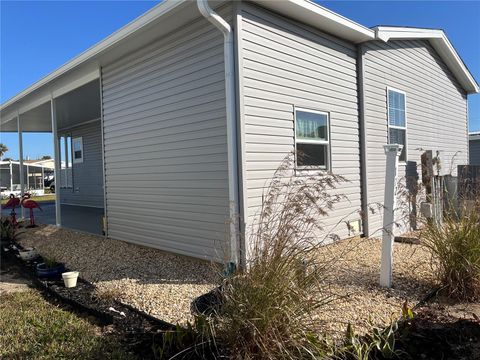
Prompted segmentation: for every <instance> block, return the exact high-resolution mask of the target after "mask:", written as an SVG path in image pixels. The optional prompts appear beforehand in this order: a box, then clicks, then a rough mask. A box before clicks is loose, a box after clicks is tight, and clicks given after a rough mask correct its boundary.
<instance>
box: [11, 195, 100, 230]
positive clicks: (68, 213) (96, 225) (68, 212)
mask: <svg viewBox="0 0 480 360" xmlns="http://www.w3.org/2000/svg"><path fill="white" fill-rule="evenodd" d="M39 205H40V207H41V209H42V210H41V211H40V210H38V209H34V210H33V211H34V216H35V222H36V223H38V224H55V221H56V219H55V202H54V201H46V202H41V203H39ZM10 211H11V210H10V209H3V208H2V216H9V215H10ZM61 211H62V226H64V227H66V228H69V229H73V230H79V231H84V232H89V233H92V234H102V217H103V209H99V208H91V207H85V206H75V205H62V206H61ZM16 212H17V217H20V216H21V215H20V214H21V209H16ZM25 218H26V219H27V220H28V219H29V211H28V209H25Z"/></svg>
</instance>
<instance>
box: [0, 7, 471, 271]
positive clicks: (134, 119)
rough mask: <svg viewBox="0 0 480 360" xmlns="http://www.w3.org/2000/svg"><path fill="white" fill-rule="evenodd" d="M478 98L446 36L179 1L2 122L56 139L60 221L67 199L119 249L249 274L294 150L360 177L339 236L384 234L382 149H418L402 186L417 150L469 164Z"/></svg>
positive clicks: (306, 11)
mask: <svg viewBox="0 0 480 360" xmlns="http://www.w3.org/2000/svg"><path fill="white" fill-rule="evenodd" d="M212 8H213V9H212ZM478 91H479V87H478V85H477V83H476V82H475V80H474V78H473V77H472V75H471V74H470V72H469V71H468V69H467V67H466V66H465V64H464V63H463V62H462V60H461V58H460V56H459V55H458V53H457V52H456V51H455V49H454V47H453V46H452V44H451V43H450V42H449V40H448V38H447V37H446V35H445V33H444V32H443V31H442V30H431V29H418V28H402V27H387V26H380V27H376V28H373V29H369V28H366V27H364V26H362V25H359V24H357V23H355V22H353V21H351V20H349V19H346V18H344V17H343V16H341V15H338V14H336V13H333V12H331V11H329V10H328V9H325V8H323V7H321V6H319V5H317V4H315V3H312V2H310V1H304V0H282V1H266V0H254V1H248V2H247V1H236V2H228V1H215V2H213V1H211V2H210V3H209V2H208V0H198V1H196V2H194V1H186V0H176V1H173V0H172V1H169V0H167V1H164V2H162V3H160V4H159V5H157V6H155V7H154V8H153V9H152V10H150V11H149V12H147V13H145V14H144V15H142V16H141V17H139V18H138V19H136V20H134V21H133V22H131V23H130V24H128V25H126V26H125V27H124V28H122V29H120V30H119V31H117V32H115V33H113V34H112V35H110V36H109V37H107V38H106V39H105V40H103V41H101V42H100V43H98V44H97V45H95V46H93V47H92V48H90V49H88V50H87V51H85V52H83V53H82V54H80V55H79V56H77V57H76V58H74V59H73V60H71V61H70V62H68V63H67V64H65V65H64V66H62V67H61V68H59V69H58V70H56V71H54V72H53V73H51V74H49V75H48V76H46V77H45V78H43V79H42V80H40V81H39V82H37V83H35V84H34V85H32V86H31V87H29V88H28V89H26V90H25V91H23V92H21V93H19V94H18V95H16V96H15V97H13V98H12V99H10V100H9V101H7V102H6V103H4V104H3V105H2V107H1V124H2V131H18V132H19V134H21V133H22V132H34V131H37V132H38V131H44V132H53V135H54V136H53V137H54V139H55V140H54V144H55V160H56V161H55V164H56V177H57V180H56V183H57V184H60V183H61V184H62V185H61V188H59V189H58V190H59V191H57V202H56V216H57V225H59V226H61V225H62V214H65V211H66V210H64V204H66V203H68V204H70V205H73V206H76V207H80V208H83V207H84V208H85V212H90V211H91V209H97V210H98V213H99V214H101V215H102V216H104V218H105V231H106V233H107V236H109V237H112V238H116V239H120V240H124V241H128V242H132V243H137V244H141V245H145V246H151V247H156V248H160V249H163V250H166V251H171V252H175V253H179V254H184V255H188V256H194V257H199V258H204V259H213V260H217V261H232V262H239V261H244V260H245V259H244V256H245V255H244V252H242V249H244V248H245V247H246V244H245V241H246V240H245V236H237V234H239V233H240V234H242V235H245V233H248V229H249V228H250V227H251V225H252V222H253V220H254V218H255V215H256V213H257V212H258V209H259V207H260V205H261V201H262V193H263V192H264V189H265V187H266V185H267V184H268V180H269V179H271V177H272V175H273V173H274V171H275V170H276V168H277V167H278V165H279V164H280V163H281V161H282V160H283V159H284V158H285V156H287V155H288V154H289V153H290V152H292V151H293V150H295V149H297V150H302V151H303V152H304V153H305V154H307V155H308V157H307V159H308V160H307V161H305V160H298V161H297V162H296V167H297V169H298V170H301V169H302V167H304V166H305V165H310V166H313V167H315V168H318V169H320V170H326V171H331V172H334V173H336V174H339V175H342V176H344V177H346V178H347V179H348V180H349V182H348V183H345V184H343V185H342V186H341V188H340V189H338V191H340V192H342V193H343V194H345V195H347V196H348V197H349V201H348V202H345V203H342V204H339V206H337V207H336V208H335V210H334V211H333V212H332V213H331V214H330V216H329V218H328V219H327V226H328V225H333V224H335V223H337V222H339V221H340V220H342V219H346V220H347V221H349V222H350V223H351V224H352V226H355V227H358V228H360V229H361V232H362V233H363V234H364V235H372V234H374V233H375V229H376V228H378V227H379V226H381V217H380V216H379V215H378V214H369V212H368V204H370V203H374V202H382V201H383V196H382V194H383V187H384V183H383V182H384V178H385V174H384V167H385V154H384V149H383V145H385V144H387V143H399V144H401V145H404V150H403V152H402V154H401V156H400V174H401V175H402V174H406V173H407V171H410V172H412V171H413V172H415V169H416V166H417V165H418V164H419V162H420V154H421V151H420V150H419V149H431V150H434V151H437V150H438V151H439V152H440V154H441V156H442V158H443V159H444V163H443V168H444V169H447V168H449V167H450V166H451V165H452V164H453V161H455V162H456V163H459V164H464V163H466V162H467V159H468V141H467V116H468V115H467V95H468V94H475V93H478ZM439 119H441V121H439ZM20 139H21V136H20ZM454 155H455V156H454ZM452 159H453V160H452ZM62 163H63V164H64V166H63V167H65V169H61V167H62V166H61V164H62ZM62 170H64V171H63V172H62ZM352 209H363V210H364V211H363V216H361V215H359V214H360V213H359V212H355V211H354V212H352ZM237 216H239V218H240V221H239V222H236V221H229V220H230V219H234V218H236V217H237ZM361 217H362V218H361ZM339 235H340V236H342V237H346V236H348V235H349V233H348V229H347V228H345V230H340V231H339Z"/></svg>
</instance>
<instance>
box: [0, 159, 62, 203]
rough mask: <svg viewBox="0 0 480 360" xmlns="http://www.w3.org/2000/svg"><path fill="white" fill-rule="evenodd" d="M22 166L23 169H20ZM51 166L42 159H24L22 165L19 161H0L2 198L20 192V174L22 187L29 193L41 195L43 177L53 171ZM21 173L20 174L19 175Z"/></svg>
mask: <svg viewBox="0 0 480 360" xmlns="http://www.w3.org/2000/svg"><path fill="white" fill-rule="evenodd" d="M22 168H23V170H21V169H22ZM53 170H54V168H53V166H49V165H48V163H44V162H43V161H38V162H37V161H33V162H31V161H28V160H26V161H25V162H24V163H23V164H22V166H20V162H19V161H13V160H3V161H0V188H1V191H2V198H4V197H8V196H10V194H15V195H19V194H20V193H21V188H22V187H21V183H22V181H21V179H20V178H21V176H23V189H24V190H25V191H26V192H27V191H28V192H29V193H31V194H35V195H43V194H44V190H45V177H46V176H48V174H50V173H53ZM21 174H22V175H21Z"/></svg>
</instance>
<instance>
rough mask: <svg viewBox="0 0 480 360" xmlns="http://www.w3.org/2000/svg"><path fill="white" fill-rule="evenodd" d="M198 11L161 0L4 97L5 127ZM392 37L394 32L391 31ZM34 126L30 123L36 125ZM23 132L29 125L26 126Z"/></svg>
mask: <svg viewBox="0 0 480 360" xmlns="http://www.w3.org/2000/svg"><path fill="white" fill-rule="evenodd" d="M210 2H211V3H212V5H213V6H218V5H220V4H222V3H224V2H225V0H211V1H210ZM252 2H254V3H257V4H259V5H261V6H263V7H265V8H268V9H270V10H273V11H276V12H278V13H280V14H282V15H285V16H288V17H290V18H293V19H294V20H297V21H300V22H302V23H305V24H308V25H311V26H313V27H316V28H318V29H320V30H322V31H325V32H327V33H330V34H332V35H335V36H337V37H339V38H342V39H345V40H348V41H350V42H353V43H361V42H365V41H370V40H375V39H382V36H381V35H382V34H383V35H385V32H382V30H381V29H376V31H374V30H372V29H368V28H367V27H364V26H362V25H360V24H358V23H356V22H354V21H352V20H349V19H347V18H345V17H343V16H341V15H339V14H337V13H334V12H332V11H330V10H328V9H326V8H324V7H322V6H320V5H318V4H316V3H314V2H312V1H308V0H282V1H270V0H252ZM198 15H199V12H198V9H197V7H196V3H195V1H189V0H165V1H163V2H162V3H160V4H158V5H157V6H155V7H153V8H152V9H151V10H149V11H148V12H146V13H145V14H143V15H141V16H140V17H138V18H137V19H135V20H134V21H132V22H130V23H129V24H127V25H126V26H124V27H123V28H121V29H120V30H118V31H116V32H114V33H113V34H111V35H110V36H108V37H107V38H105V39H104V40H102V41H100V42H99V43H97V44H96V45H94V46H92V47H91V48H89V49H87V50H86V51H84V52H83V53H81V54H80V55H78V56H77V57H75V58H73V59H72V60H70V61H69V62H67V63H66V64H65V65H63V66H61V67H60V68H58V69H57V70H55V71H53V72H52V73H50V74H49V75H47V76H46V77H44V78H43V79H41V80H39V81H38V82H36V83H35V84H33V85H32V86H30V87H28V88H27V89H25V90H24V91H22V92H21V93H19V94H18V95H16V96H14V97H13V98H11V99H10V100H8V101H6V102H5V103H4V104H3V105H2V106H1V107H0V115H1V125H2V131H8V129H10V128H13V125H12V124H8V125H7V122H9V121H10V122H11V120H12V119H14V118H15V117H16V115H17V114H18V113H20V114H24V113H25V114H26V113H27V112H29V111H30V110H32V109H35V108H37V107H40V108H41V109H38V110H35V111H34V112H33V113H32V114H30V115H28V116H30V117H31V119H32V120H31V121H33V119H34V118H35V117H36V116H39V115H40V113H41V112H45V110H46V108H43V106H44V105H42V104H45V103H48V102H49V101H50V99H51V98H56V97H58V96H61V95H63V94H65V93H67V92H69V91H71V90H73V89H75V88H77V87H79V86H82V85H84V84H87V83H89V82H91V81H92V80H95V79H98V78H99V76H100V66H102V65H104V64H107V63H110V62H112V61H114V60H115V59H117V58H119V57H121V56H123V55H125V54H127V53H129V52H132V51H134V50H135V49H138V48H140V47H142V46H144V45H145V44H148V43H149V42H152V41H153V40H155V39H156V38H158V37H160V36H162V35H163V34H166V33H168V32H169V31H171V30H172V29H174V28H176V27H178V26H182V25H183V24H185V23H187V22H189V21H191V20H192V19H194V18H195V17H197V16H198ZM430 35H431V34H430ZM389 38H392V37H391V36H390V37H389ZM432 39H433V38H432ZM383 40H385V39H383ZM432 41H433V40H432ZM439 41H441V42H442V41H443V45H445V44H447V45H448V44H450V43H449V42H448V39H446V36H444V37H443V40H442V39H440V40H439ZM440 45H441V48H442V49H444V50H445V51H443V52H441V53H440V55H441V56H442V57H443V58H444V59H445V61H446V63H447V65H448V66H449V67H451V69H452V72H453V73H454V74H455V76H457V78H458V80H459V81H460V83H461V84H462V86H463V87H464V89H465V91H466V92H469V93H476V92H478V91H479V89H478V85H477V84H476V82H475V80H474V79H473V76H472V75H471V74H470V72H469V71H468V69H467V68H466V66H465V65H464V64H463V62H461V59H460V57H459V56H458V54H457V53H456V51H455V49H454V48H453V46H443V45H442V44H440ZM43 115H45V114H42V116H43ZM26 121H28V120H26ZM22 123H23V117H22ZM34 128H35V127H34V126H33V125H32V129H34ZM43 128H44V126H43ZM24 131H29V130H28V128H25V130H24ZM31 131H33V130H31ZM44 131H47V130H44Z"/></svg>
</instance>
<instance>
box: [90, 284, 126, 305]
mask: <svg viewBox="0 0 480 360" xmlns="http://www.w3.org/2000/svg"><path fill="white" fill-rule="evenodd" d="M121 295H122V291H121V290H120V289H119V288H116V287H96V288H95V291H94V292H93V294H92V297H93V298H94V299H98V300H103V301H105V302H113V301H115V300H119V299H120V297H121Z"/></svg>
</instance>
